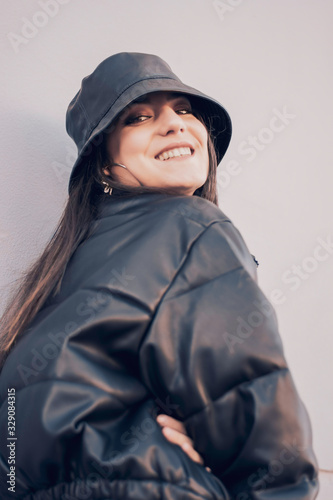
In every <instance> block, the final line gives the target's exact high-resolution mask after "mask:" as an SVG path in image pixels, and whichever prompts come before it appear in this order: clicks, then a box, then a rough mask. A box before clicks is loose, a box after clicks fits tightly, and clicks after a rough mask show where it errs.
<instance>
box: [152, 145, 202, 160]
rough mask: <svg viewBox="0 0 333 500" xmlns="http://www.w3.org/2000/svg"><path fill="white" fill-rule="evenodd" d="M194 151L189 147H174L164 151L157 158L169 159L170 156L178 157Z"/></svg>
mask: <svg viewBox="0 0 333 500" xmlns="http://www.w3.org/2000/svg"><path fill="white" fill-rule="evenodd" d="M192 154H193V151H192V150H191V148H189V147H182V148H174V149H170V150H168V151H164V152H163V153H161V154H160V155H158V156H156V158H157V159H159V160H161V161H165V160H169V159H170V158H178V157H180V156H191V155H192Z"/></svg>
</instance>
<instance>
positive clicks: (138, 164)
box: [0, 53, 318, 500]
mask: <svg viewBox="0 0 333 500" xmlns="http://www.w3.org/2000/svg"><path fill="white" fill-rule="evenodd" d="M67 130H68V133H69V135H70V136H71V137H72V138H73V139H74V141H75V143H76V144H77V146H78V153H79V154H78V160H77V161H76V163H75V165H74V167H73V172H72V175H71V178H70V184H69V193H70V196H69V201H68V205H67V207H66V209H65V212H64V216H63V219H62V221H61V223H60V225H59V228H58V230H57V231H56V233H55V235H54V237H53V239H52V240H51V242H50V244H49V246H48V247H47V249H46V250H45V252H44V254H43V255H42V257H41V258H40V259H39V260H38V262H37V263H36V265H35V266H34V268H33V269H32V270H31V271H30V273H29V274H28V275H27V278H26V281H25V283H24V284H23V286H22V287H21V289H20V291H19V293H18V296H17V297H16V298H15V299H13V302H12V304H11V305H10V306H9V309H8V311H7V312H6V313H5V315H4V318H3V340H2V343H3V352H4V366H3V369H2V374H1V379H0V380H1V397H2V400H3V405H2V407H1V413H0V418H1V425H2V428H5V424H6V426H7V409H8V407H9V406H8V405H11V407H13V404H14V402H15V405H16V407H15V412H16V413H15V415H16V426H15V429H14V430H15V437H17V441H15V440H14V439H13V440H12V441H11V440H10V439H9V440H7V437H10V438H11V436H13V435H12V434H11V435H10V436H8V434H6V435H4V436H3V437H2V438H1V448H0V450H1V462H0V463H1V470H2V477H3V478H5V480H4V479H2V480H3V481H6V479H8V478H9V487H10V485H11V483H10V481H11V480H13V477H14V473H15V479H16V482H15V488H16V489H15V494H16V495H17V497H15V498H27V499H28V498H29V499H35V500H36V499H46V498H52V499H60V498H64V499H72V498H75V499H77V498H93V499H106V498H110V499H111V498H112V499H128V500H131V499H136V500H137V499H141V498H145V499H162V498H165V499H173V500H174V499H193V500H194V499H199V498H206V499H212V498H214V499H223V500H226V499H234V500H247V499H251V500H253V499H258V500H259V499H260V500H264V499H265V500H266V499H267V500H268V499H270V500H271V499H274V500H277V499H282V498H288V499H296V498H297V499H304V500H305V499H307V500H310V499H314V498H315V497H316V493H317V489H318V486H317V478H316V477H317V465H316V459H315V457H314V454H313V451H312V445H311V430H310V424H309V420H308V416H307V413H306V410H305V409H304V406H303V404H302V402H301V401H300V399H299V396H298V394H297V391H296V388H295V386H294V383H293V380H292V378H291V375H290V372H289V369H288V366H287V364H286V361H285V359H284V355H283V349H282V346H281V340H280V337H279V334H278V329H277V322H276V316H275V313H274V311H273V309H272V307H271V305H270V304H269V302H268V301H267V299H266V298H265V296H264V295H263V294H262V292H261V291H260V289H259V288H258V285H257V276H256V263H255V261H254V259H253V257H252V256H251V254H250V253H249V251H248V249H247V247H246V245H245V243H244V241H243V239H242V237H241V236H240V234H239V232H238V231H237V229H236V228H235V227H234V226H233V224H232V223H231V221H230V219H228V217H227V216H225V215H224V214H223V213H222V212H221V210H220V209H219V208H218V206H217V188H216V168H217V163H219V161H220V160H221V159H222V157H223V155H224V154H225V152H226V150H227V148H228V145H229V141H230V137H231V123H230V118H229V115H228V114H227V112H226V110H225V109H224V108H223V107H222V106H221V105H220V104H219V103H217V102H216V101H215V100H213V99H211V98H209V97H208V96H205V95H204V94H202V93H201V92H199V91H198V90H195V89H193V88H191V87H188V86H187V85H185V84H183V83H182V82H181V81H180V80H179V79H178V78H177V77H176V76H175V75H174V74H173V73H172V71H171V70H170V68H169V66H168V65H167V64H166V63H165V62H164V61H162V60H161V59H160V58H159V57H157V56H153V55H147V54H138V53H121V54H116V55H114V56H111V57H109V58H108V59H106V60H105V61H103V62H102V63H101V64H100V65H99V66H98V67H97V68H96V70H95V71H94V72H93V73H92V74H91V75H90V76H89V77H87V78H85V79H84V80H83V82H82V86H81V89H80V91H79V92H78V93H77V94H76V96H75V97H74V99H73V100H72V102H71V103H70V105H69V108H68V112H67ZM110 195H111V196H110ZM5 358H6V359H5ZM8 394H9V396H8ZM13 398H14V399H13ZM7 401H8V404H7ZM159 413H162V414H164V419H166V420H165V422H163V421H162V420H163V418H162V417H161V416H160V417H158V416H157V415H158V414H159ZM156 418H157V420H160V424H161V425H162V427H163V426H164V425H166V424H170V425H171V426H174V427H175V429H176V431H177V429H178V430H179V431H180V434H179V433H178V434H177V436H178V439H179V436H180V435H181V433H182V432H183V431H184V429H186V431H187V433H188V435H189V437H190V438H191V439H192V440H193V443H194V447H195V449H196V450H197V451H198V452H199V453H200V454H201V455H202V457H203V459H204V461H205V464H206V465H207V466H208V467H210V468H211V470H212V473H209V471H207V470H206V468H205V467H203V465H202V464H200V463H198V462H200V459H199V458H197V459H196V461H195V460H192V459H191V458H190V457H189V456H188V455H187V454H185V453H184V452H183V450H182V449H181V448H180V447H179V446H177V445H175V442H177V439H176V438H175V437H173V442H172V439H171V436H170V441H167V440H166V439H165V436H167V432H166V431H165V430H164V431H163V430H162V429H161V427H159V426H158V425H157V424H156ZM170 418H176V419H177V421H179V424H177V423H175V421H174V420H170ZM10 428H11V429H13V425H11V426H10ZM12 432H14V431H13V430H12ZM3 434H5V433H3ZM8 442H9V443H10V446H11V448H7V445H8ZM16 442H17V446H16ZM180 442H183V441H182V440H180ZM14 448H15V450H14ZM12 449H13V450H14V451H15V453H16V455H15V464H14V465H13V466H14V467H15V469H13V470H11V469H10V465H9V463H8V462H9V460H10V456H9V453H11V451H12ZM8 450H9V451H8ZM192 456H193V455H192ZM8 457H9V458H8ZM194 458H195V457H194ZM7 474H8V475H7ZM2 490H3V497H2V498H12V497H11V496H10V495H11V493H10V492H9V491H8V484H5V482H3V483H2Z"/></svg>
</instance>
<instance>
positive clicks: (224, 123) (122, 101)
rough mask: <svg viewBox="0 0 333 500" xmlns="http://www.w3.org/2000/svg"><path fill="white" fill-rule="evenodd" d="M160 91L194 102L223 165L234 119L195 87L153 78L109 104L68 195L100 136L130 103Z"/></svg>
mask: <svg viewBox="0 0 333 500" xmlns="http://www.w3.org/2000/svg"><path fill="white" fill-rule="evenodd" d="M161 91H166V92H180V93H183V94H188V95H189V96H192V97H193V98H194V100H193V104H194V107H195V108H196V110H197V111H198V112H199V113H200V115H201V116H202V118H203V120H204V122H205V124H206V126H207V128H208V130H210V133H211V136H212V138H213V141H214V147H215V152H216V158H217V164H219V163H220V161H221V160H222V158H223V156H224V154H225V152H226V151H227V149H228V146H229V143H230V139H231V134H232V125H231V119H230V116H229V114H228V112H227V111H226V109H225V108H224V107H223V106H222V105H221V104H220V103H219V102H218V101H216V100H215V99H212V98H211V97H209V96H207V95H205V94H203V93H202V92H200V91H199V90H197V89H195V88H193V87H189V86H188V85H185V84H184V83H182V82H181V81H178V80H175V79H173V78H167V77H165V78H163V77H160V76H159V77H157V78H151V77H150V78H147V79H143V80H140V81H138V82H136V83H134V84H133V85H131V86H130V87H128V88H127V89H126V90H125V91H124V92H122V94H121V95H120V96H119V97H118V98H117V100H116V101H115V102H113V103H111V104H110V106H109V108H108V109H107V111H106V112H105V114H104V115H103V116H101V117H100V119H99V120H98V123H97V124H96V125H95V126H94V128H92V130H91V131H90V134H89V137H88V139H87V140H86V142H85V143H84V145H83V146H82V148H81V150H80V151H79V152H78V158H77V160H76V162H75V163H74V166H73V169H72V173H71V176H70V180H69V187H68V190H69V192H70V191H71V188H72V187H73V185H74V184H75V180H76V179H77V177H78V176H79V175H80V172H81V168H82V167H83V165H84V160H85V159H86V158H87V157H88V156H90V154H91V152H92V149H93V148H94V147H97V146H98V145H99V144H100V143H101V140H100V134H101V133H102V132H103V131H105V130H106V129H107V128H108V127H109V126H110V125H111V123H112V122H113V121H114V120H115V119H116V118H117V117H118V116H119V115H120V113H122V111H123V110H124V109H125V108H126V107H127V106H128V105H129V104H131V102H133V101H135V100H136V99H138V98H140V97H142V96H144V95H146V94H150V93H152V92H161Z"/></svg>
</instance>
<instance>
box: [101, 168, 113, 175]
mask: <svg viewBox="0 0 333 500" xmlns="http://www.w3.org/2000/svg"><path fill="white" fill-rule="evenodd" d="M103 172H104V174H105V175H108V176H110V175H111V172H110V167H104V168H103Z"/></svg>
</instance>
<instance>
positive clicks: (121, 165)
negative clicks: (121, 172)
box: [111, 163, 127, 170]
mask: <svg viewBox="0 0 333 500" xmlns="http://www.w3.org/2000/svg"><path fill="white" fill-rule="evenodd" d="M113 165H117V166H118V167H123V168H126V170H127V167H125V165H123V164H122V163H111V166H112V167H113Z"/></svg>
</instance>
